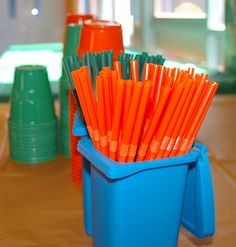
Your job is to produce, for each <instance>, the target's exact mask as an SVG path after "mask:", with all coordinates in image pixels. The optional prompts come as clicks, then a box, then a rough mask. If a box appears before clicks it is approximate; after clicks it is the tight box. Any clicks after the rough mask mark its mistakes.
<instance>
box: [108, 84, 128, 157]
mask: <svg viewBox="0 0 236 247" xmlns="http://www.w3.org/2000/svg"><path fill="white" fill-rule="evenodd" d="M116 88H117V90H116V97H115V105H114V106H115V108H114V117H113V124H112V135H111V141H110V145H109V156H110V158H111V159H113V160H116V155H117V150H118V141H119V137H120V125H121V119H122V118H121V116H122V108H123V98H124V91H125V83H124V81H123V80H118V81H117V84H116Z"/></svg>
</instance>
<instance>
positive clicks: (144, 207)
mask: <svg viewBox="0 0 236 247" xmlns="http://www.w3.org/2000/svg"><path fill="white" fill-rule="evenodd" d="M78 149H79V151H80V152H81V153H82V154H83V156H84V157H85V158H86V159H87V160H89V162H90V163H89V162H88V161H86V159H85V160H84V172H83V175H84V185H83V188H84V208H85V219H84V221H85V230H86V232H87V234H89V235H93V237H94V246H95V247H100V246H103V247H118V246H122V247H126V246H127V247H128V246H140V247H141V246H176V244H177V240H178V234H179V227H180V220H181V214H182V207H183V201H189V200H190V201H191V200H192V199H193V198H192V196H190V195H189V194H186V195H187V196H185V197H184V195H185V185H186V181H188V178H187V176H188V171H189V169H190V168H191V167H193V166H196V167H197V166H201V165H202V163H201V162H200V161H199V160H201V159H202V156H204V155H206V154H205V152H206V148H204V147H203V146H201V145H197V147H195V148H194V149H193V150H191V151H190V153H189V154H188V155H184V156H179V157H175V158H170V159H161V160H156V161H145V162H136V163H132V164H131V163H126V164H125V163H117V162H114V161H112V160H110V159H108V158H107V157H105V156H104V155H103V154H101V153H100V152H99V151H97V150H96V149H95V148H94V147H93V145H92V144H91V141H90V140H89V139H88V138H83V139H82V140H81V141H80V142H79V145H78ZM204 162H206V164H205V163H204V164H205V165H206V166H208V165H209V164H208V161H207V160H204ZM89 164H90V165H89ZM90 172H91V174H90ZM89 178H90V179H89ZM209 178H210V177H208V179H209ZM188 184H189V181H188V182H187V186H188ZM208 184H211V179H210V181H208ZM90 187H91V188H90ZM191 190H192V188H191V189H190V191H191ZM210 191H211V192H212V189H211V190H210ZM194 195H195V194H194ZM197 196H199V197H200V196H201V194H199V193H197ZM209 199H210V200H211V199H212V201H209V202H208V201H205V202H206V203H209V204H210V205H213V207H212V209H213V213H212V215H213V220H212V221H210V222H211V224H210V225H208V227H209V228H210V231H209V229H205V230H206V231H207V233H209V232H211V234H213V232H214V201H213V197H212V196H211V197H210V198H209ZM197 203H200V201H198V202H197ZM192 210H194V209H192V208H188V210H185V211H186V212H187V213H186V215H187V216H185V217H183V218H184V219H187V220H189V222H190V223H192V218H191V217H189V216H188V214H189V215H192V213H191V211H192ZM89 211H90V212H89ZM202 216H203V215H201V214H199V212H198V215H197V217H198V218H201V217H202ZM200 221H201V220H200ZM198 227H200V230H199V229H198ZM189 229H190V228H189ZM190 230H191V231H192V232H193V233H196V231H197V232H198V231H199V232H201V233H202V234H203V235H205V232H203V231H204V230H203V229H202V228H201V226H197V227H196V229H193V228H192V229H190ZM195 230H196V231H195ZM198 235H200V234H198Z"/></svg>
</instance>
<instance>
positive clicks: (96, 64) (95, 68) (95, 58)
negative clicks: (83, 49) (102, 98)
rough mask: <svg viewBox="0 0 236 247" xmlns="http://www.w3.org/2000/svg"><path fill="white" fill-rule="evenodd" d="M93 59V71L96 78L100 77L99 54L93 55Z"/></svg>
mask: <svg viewBox="0 0 236 247" xmlns="http://www.w3.org/2000/svg"><path fill="white" fill-rule="evenodd" d="M90 58H91V65H92V69H93V74H94V76H98V75H99V70H100V69H99V59H98V54H91V56H90Z"/></svg>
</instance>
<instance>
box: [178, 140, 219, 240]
mask: <svg viewBox="0 0 236 247" xmlns="http://www.w3.org/2000/svg"><path fill="white" fill-rule="evenodd" d="M195 146H196V147H197V148H199V149H200V150H201V155H200V157H199V158H198V160H197V162H196V163H195V164H193V165H192V166H190V167H189V170H188V176H187V182H186V190H185V197H184V205H183V212H182V219H181V224H182V225H183V226H184V227H185V228H186V229H187V230H189V231H190V232H191V233H192V234H194V235H195V236H197V237H199V238H202V237H206V236H212V235H213V234H214V232H215V206H214V193H213V186H212V179H211V171H210V164H209V160H208V156H207V148H206V147H205V146H202V145H201V144H198V143H195Z"/></svg>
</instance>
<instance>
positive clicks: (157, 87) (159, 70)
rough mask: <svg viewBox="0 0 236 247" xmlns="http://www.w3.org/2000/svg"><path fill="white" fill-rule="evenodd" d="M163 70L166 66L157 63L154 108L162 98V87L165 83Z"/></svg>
mask: <svg viewBox="0 0 236 247" xmlns="http://www.w3.org/2000/svg"><path fill="white" fill-rule="evenodd" d="M163 71H164V67H163V66H162V65H157V75H156V78H155V83H154V85H155V86H154V87H155V89H153V93H154V95H153V99H154V101H155V102H154V108H155V107H156V105H157V103H158V100H159V98H160V92H161V87H162V85H163V83H162V76H163Z"/></svg>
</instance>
